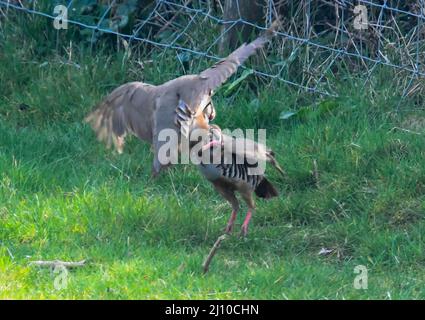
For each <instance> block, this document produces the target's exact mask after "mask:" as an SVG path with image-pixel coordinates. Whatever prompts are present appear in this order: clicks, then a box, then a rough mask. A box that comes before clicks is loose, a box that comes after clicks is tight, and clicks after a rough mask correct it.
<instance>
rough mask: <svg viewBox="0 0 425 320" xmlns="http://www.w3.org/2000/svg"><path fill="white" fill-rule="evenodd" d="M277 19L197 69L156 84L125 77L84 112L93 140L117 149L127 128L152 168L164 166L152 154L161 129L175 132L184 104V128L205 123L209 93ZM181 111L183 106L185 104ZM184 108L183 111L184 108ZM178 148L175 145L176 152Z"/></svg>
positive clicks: (212, 113) (209, 116)
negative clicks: (146, 149)
mask: <svg viewBox="0 0 425 320" xmlns="http://www.w3.org/2000/svg"><path fill="white" fill-rule="evenodd" d="M277 26H278V22H277V21H276V22H275V23H273V24H272V26H271V27H270V28H269V29H268V30H267V31H266V32H265V33H264V34H263V35H261V36H260V37H258V38H257V39H256V40H254V41H252V42H251V43H249V44H243V45H242V46H241V47H239V48H238V49H236V50H235V51H234V52H233V53H231V54H230V55H229V56H228V57H227V58H226V59H224V60H222V61H220V62H218V63H216V64H215V65H213V66H212V67H210V68H208V69H206V70H204V71H203V72H201V73H200V74H197V75H185V76H181V77H179V78H176V79H174V80H170V81H168V82H166V83H164V84H162V85H158V86H154V85H150V84H146V83H142V82H130V83H127V84H124V85H122V86H120V87H118V88H116V89H115V90H114V91H112V92H111V93H110V94H109V95H108V96H107V97H106V98H105V99H104V100H103V101H102V102H101V103H100V104H99V105H98V106H97V107H96V109H95V110H94V111H93V112H92V113H90V114H89V115H88V116H87V117H86V119H85V120H86V122H89V123H90V124H91V126H92V128H93V129H94V131H95V132H96V134H97V137H98V139H99V140H101V141H104V142H106V144H107V146H108V147H109V146H111V145H112V144H114V145H115V147H116V149H117V150H118V152H120V153H121V152H122V149H123V146H124V138H125V137H126V135H127V134H133V135H135V136H136V137H138V138H139V139H140V140H144V141H146V142H148V143H150V144H153V148H154V163H153V170H152V172H153V174H154V175H156V174H158V173H159V172H160V170H161V169H162V168H163V167H164V166H167V165H166V164H162V163H161V162H160V161H159V159H158V151H159V149H160V147H161V146H162V145H164V144H165V143H167V142H166V141H159V139H158V135H159V133H160V132H161V130H162V129H173V130H175V131H176V132H179V130H180V127H181V125H182V123H181V118H182V116H181V115H182V112H183V111H182V109H181V108H179V106H181V105H184V106H188V110H189V112H188V114H189V115H190V121H189V122H188V123H189V126H188V127H187V126H186V128H188V131H189V132H185V133H184V134H185V135H187V134H189V133H190V132H191V130H192V129H194V128H203V129H206V130H207V129H208V123H209V121H211V120H212V119H213V118H214V117H215V110H214V106H213V104H212V101H211V95H212V94H213V91H214V90H216V89H217V88H218V87H219V86H220V85H221V84H222V83H223V82H225V81H226V80H227V79H228V78H229V77H230V76H231V75H232V74H233V73H235V72H236V70H237V68H238V67H239V66H240V65H241V64H242V63H244V61H245V60H246V59H248V57H249V56H251V55H252V54H254V53H255V51H256V50H257V49H259V48H262V47H263V46H264V44H265V43H266V42H267V41H268V40H269V38H270V37H271V36H272V35H273V34H274V30H275V29H276V28H277ZM186 111H187V110H186ZM186 111H185V112H186ZM180 141H181V140H179V146H178V147H179V148H175V149H176V150H178V152H180V150H179V149H180Z"/></svg>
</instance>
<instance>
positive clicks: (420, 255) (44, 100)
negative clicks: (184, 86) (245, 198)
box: [0, 34, 425, 299]
mask: <svg viewBox="0 0 425 320" xmlns="http://www.w3.org/2000/svg"><path fill="white" fill-rule="evenodd" d="M36 37H37V35H29V36H28V35H26V36H24V35H19V34H18V35H16V34H15V35H12V36H9V37H8V36H6V35H5V34H3V35H2V37H1V38H0V168H1V169H0V298H2V299H26V298H30V299H43V298H51V299H62V298H66V299H74V298H82V299H91V298H96V299H121V298H128V299H161V298H171V299H173V298H177V299H186V298H189V299H199V298H202V299H204V298H205V299H223V298H229V299H238V298H248V299H253V298H256V299H300V298H304V299H373V298H376V299H406V298H425V273H424V267H425V251H424V249H425V248H424V240H425V239H424V235H425V220H424V214H425V196H424V193H425V166H424V156H425V148H424V143H425V139H424V135H425V113H424V112H423V111H420V110H419V108H418V106H417V105H416V104H415V101H413V100H411V99H405V100H403V102H402V104H401V110H400V112H399V113H396V112H394V111H395V110H396V108H397V105H398V103H399V101H400V92H401V91H400V88H399V87H397V85H396V83H395V81H392V79H394V77H395V75H394V74H393V73H392V72H391V71H389V70H378V71H377V72H376V73H375V74H374V76H373V78H372V79H371V83H368V85H366V86H363V85H364V82H365V80H364V79H362V78H352V77H351V78H344V77H342V76H341V78H339V79H336V80H335V86H337V88H338V95H339V98H338V99H329V98H327V99H321V98H319V97H315V96H312V95H309V94H307V93H298V92H297V91H296V90H294V89H293V88H290V87H287V86H283V85H279V84H273V87H270V86H262V87H260V89H259V92H258V95H257V93H255V92H253V91H252V90H249V86H248V84H246V83H244V84H242V86H241V87H240V88H239V90H238V91H237V94H233V95H232V96H231V97H223V96H222V95H220V94H218V95H217V97H216V107H217V109H218V117H217V119H216V123H217V124H219V125H220V126H221V127H223V128H226V127H227V128H231V129H235V128H266V129H267V130H268V131H267V134H268V145H269V146H271V147H272V148H273V149H274V150H275V152H276V154H277V157H278V159H279V161H280V162H281V164H282V166H283V167H284V168H285V170H286V172H287V177H286V178H284V179H283V178H281V177H280V176H279V175H278V174H277V173H276V172H275V171H274V170H273V169H272V168H269V169H268V171H267V173H268V176H269V178H270V180H271V181H273V182H274V183H275V184H276V186H277V187H278V189H279V190H280V192H281V196H280V197H279V198H275V199H273V200H272V201H268V202H266V201H261V200H258V201H257V205H258V210H257V213H256V215H255V216H254V217H253V221H252V226H251V229H250V233H249V235H248V237H247V238H246V239H241V238H239V237H237V236H236V235H235V236H232V237H230V238H228V239H227V240H226V241H225V242H224V243H223V245H222V248H221V249H220V250H219V252H218V254H217V256H216V257H215V259H214V261H213V263H212V265H211V270H210V272H209V273H208V274H207V275H203V274H202V270H201V264H202V262H203V259H204V258H205V256H206V255H207V254H208V251H209V249H210V248H211V246H212V244H213V243H214V241H215V240H216V238H217V236H219V235H220V234H221V232H222V229H223V228H224V226H225V224H226V222H227V219H228V216H229V214H230V207H229V205H228V204H226V203H225V202H224V201H223V200H222V199H221V198H220V197H219V196H218V195H217V194H216V193H215V192H214V191H213V189H212V187H211V186H210V185H209V183H207V182H206V181H204V180H203V179H202V178H201V176H200V174H199V173H198V171H197V168H196V167H194V166H177V167H175V168H173V169H172V170H169V171H167V172H165V173H163V174H162V175H161V176H160V177H159V178H158V179H156V180H152V179H151V178H150V168H151V163H152V154H151V151H150V148H149V146H147V145H145V144H142V143H139V142H138V141H136V140H135V139H133V140H131V141H130V143H128V145H127V146H126V149H125V152H124V154H123V155H120V156H119V155H117V154H116V153H114V152H112V151H109V150H106V148H105V147H104V146H103V145H101V144H99V143H98V142H97V141H96V139H95V137H94V134H93V132H92V131H91V129H90V128H89V127H88V126H86V125H85V124H84V123H83V121H82V119H83V117H84V116H85V115H86V114H87V112H88V111H89V110H91V109H92V107H93V106H94V105H95V104H96V103H97V102H98V101H99V100H100V99H101V98H102V97H103V96H104V95H105V94H106V93H107V92H109V91H110V90H111V89H112V88H114V87H116V86H117V85H119V84H122V83H124V82H127V81H130V80H136V79H142V80H144V81H149V82H151V83H156V84H157V83H161V82H163V81H165V80H168V79H171V78H173V77H175V76H177V75H179V74H181V70H180V69H179V68H178V67H177V66H176V65H173V64H171V63H170V62H169V61H167V59H166V58H163V59H162V60H158V61H157V62H153V63H152V64H149V65H147V66H145V69H144V70H141V68H140V65H138V64H135V63H133V62H134V61H130V60H126V58H125V54H124V53H122V52H119V53H117V54H113V55H109V54H106V53H101V52H99V53H98V54H96V55H90V53H89V52H84V49H81V51H79V53H78V54H74V56H73V60H72V63H64V61H65V58H64V57H63V56H60V55H55V54H53V53H51V52H42V53H40V52H39V50H40V47H39V45H38V44H37V41H39V40H37V39H35V38H36ZM34 39H35V40H34ZM87 51H88V50H87ZM76 64H78V65H76ZM138 66H139V67H138ZM371 88H373V90H372V89H371ZM255 99H258V100H255ZM252 101H254V102H255V103H252ZM300 108H301V109H302V110H304V112H301V113H300V114H299V115H298V116H294V117H292V118H290V119H288V120H279V115H280V113H281V112H283V111H290V110H299V109H300ZM314 162H316V163H317V172H316V173H317V175H318V178H317V177H316V174H315V172H314V171H315V169H314V165H313V163H314ZM241 219H242V217H239V220H238V223H239V224H240V223H241ZM322 248H326V249H329V250H332V252H330V253H329V254H327V255H319V251H320V250H321V249H322ZM54 259H60V260H71V261H78V260H82V259H86V260H87V265H86V266H85V267H82V268H78V269H75V270H70V271H69V274H68V277H67V280H68V281H67V283H66V284H67V285H66V286H65V285H63V286H60V288H58V287H57V286H56V287H55V281H57V279H58V278H57V277H58V276H60V273H54V272H52V271H51V270H49V269H46V268H44V269H43V268H37V267H34V266H29V262H30V261H32V260H54ZM357 265H364V266H366V268H367V270H368V288H367V289H366V290H358V289H355V288H354V286H353V281H354V279H355V277H356V273H354V268H355V267H356V266H357ZM61 283H62V284H64V282H61Z"/></svg>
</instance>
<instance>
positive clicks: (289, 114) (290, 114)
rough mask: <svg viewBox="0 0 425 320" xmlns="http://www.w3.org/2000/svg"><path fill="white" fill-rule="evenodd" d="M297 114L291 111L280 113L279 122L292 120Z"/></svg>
mask: <svg viewBox="0 0 425 320" xmlns="http://www.w3.org/2000/svg"><path fill="white" fill-rule="evenodd" d="M297 113H298V112H293V111H282V113H281V114H280V116H279V119H281V120H288V119H289V118H292V117H293V116H295V115H297Z"/></svg>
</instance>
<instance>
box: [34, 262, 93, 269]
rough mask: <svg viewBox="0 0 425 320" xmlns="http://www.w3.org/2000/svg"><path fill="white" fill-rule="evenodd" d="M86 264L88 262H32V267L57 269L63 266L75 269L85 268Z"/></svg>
mask: <svg viewBox="0 0 425 320" xmlns="http://www.w3.org/2000/svg"><path fill="white" fill-rule="evenodd" d="M85 264H86V260H81V261H77V262H74V261H60V260H53V261H42V260H40V261H31V262H30V265H32V266H39V267H52V268H56V267H57V266H63V267H65V268H75V267H83V266H84V265H85Z"/></svg>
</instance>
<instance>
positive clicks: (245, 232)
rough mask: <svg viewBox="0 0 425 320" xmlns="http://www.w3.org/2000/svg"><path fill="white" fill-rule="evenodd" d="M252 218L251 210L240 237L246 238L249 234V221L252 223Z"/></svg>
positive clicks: (246, 217)
mask: <svg viewBox="0 0 425 320" xmlns="http://www.w3.org/2000/svg"><path fill="white" fill-rule="evenodd" d="M251 216H252V213H251V210H248V212H247V213H246V216H245V220H244V222H243V224H242V228H241V234H240V235H241V236H243V237H246V235H247V234H248V225H249V221H251Z"/></svg>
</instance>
